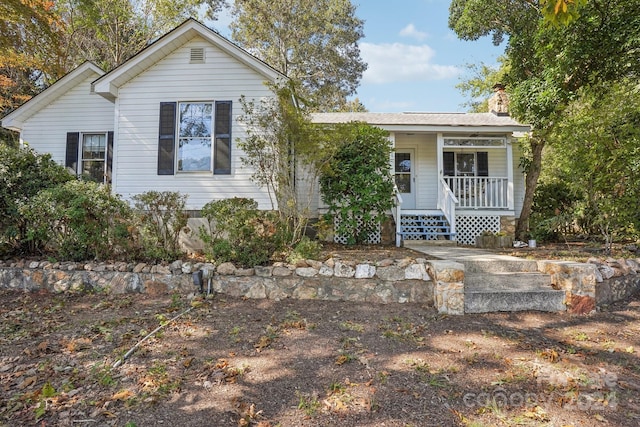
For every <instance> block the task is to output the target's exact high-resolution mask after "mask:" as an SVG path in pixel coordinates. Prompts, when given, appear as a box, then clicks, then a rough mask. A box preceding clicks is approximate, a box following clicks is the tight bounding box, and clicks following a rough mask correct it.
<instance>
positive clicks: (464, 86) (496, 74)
mask: <svg viewBox="0 0 640 427" xmlns="http://www.w3.org/2000/svg"><path fill="white" fill-rule="evenodd" d="M498 61H499V62H500V66H498V67H494V66H489V65H486V64H483V63H481V64H467V65H466V68H467V70H468V71H469V72H470V73H471V77H468V78H467V79H466V80H462V81H461V82H460V83H458V84H457V85H456V88H457V89H458V90H460V92H462V93H463V94H464V95H465V96H466V97H467V98H468V99H469V101H468V102H466V103H465V104H464V106H466V107H468V108H469V111H471V112H475V113H485V112H488V111H489V105H488V104H489V98H490V97H491V96H492V95H493V93H494V89H493V86H494V85H495V84H497V83H504V82H505V81H506V75H507V74H508V69H509V66H508V64H507V63H506V58H505V57H504V56H501V57H499V58H498Z"/></svg>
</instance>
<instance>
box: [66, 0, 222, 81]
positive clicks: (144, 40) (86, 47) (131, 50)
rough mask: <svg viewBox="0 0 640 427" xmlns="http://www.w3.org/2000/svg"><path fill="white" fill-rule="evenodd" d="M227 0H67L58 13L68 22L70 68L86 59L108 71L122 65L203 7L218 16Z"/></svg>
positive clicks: (197, 14) (212, 14)
mask: <svg viewBox="0 0 640 427" xmlns="http://www.w3.org/2000/svg"><path fill="white" fill-rule="evenodd" d="M224 3H225V2H224V0H184V1H180V2H176V1H173V0H65V1H62V2H59V3H58V6H57V7H58V12H59V13H60V15H61V17H62V19H63V20H64V22H65V23H66V28H67V31H66V37H65V40H64V47H65V55H66V58H65V59H66V63H67V64H66V65H67V67H68V68H69V69H71V68H73V67H75V66H77V65H78V64H80V63H81V62H83V61H85V60H90V61H93V62H95V63H97V64H98V65H99V66H101V67H102V68H103V69H105V70H111V69H112V68H114V67H116V66H118V65H120V64H121V63H123V62H124V61H126V60H127V59H129V58H130V57H132V56H133V55H135V54H136V53H137V52H139V51H140V50H142V49H143V48H144V47H145V46H147V44H149V42H151V41H153V40H154V39H155V38H157V37H159V36H161V35H162V34H164V33H166V32H167V31H169V30H171V29H173V28H174V27H176V26H177V25H178V24H180V23H181V22H182V21H184V20H186V19H187V18H189V17H196V18H199V17H201V15H202V13H201V6H202V5H203V4H205V5H206V6H207V8H208V9H207V11H208V12H207V13H208V15H209V16H210V17H215V14H216V12H217V11H219V10H220V8H221V7H222V5H223V4H224Z"/></svg>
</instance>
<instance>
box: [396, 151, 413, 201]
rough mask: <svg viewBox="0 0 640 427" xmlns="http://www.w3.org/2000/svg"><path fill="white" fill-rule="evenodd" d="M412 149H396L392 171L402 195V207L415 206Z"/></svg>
mask: <svg viewBox="0 0 640 427" xmlns="http://www.w3.org/2000/svg"><path fill="white" fill-rule="evenodd" d="M414 153H415V152H414V150H413V149H412V148H403V149H398V150H396V153H395V160H394V173H395V180H396V186H397V187H398V191H400V195H401V196H402V209H415V208H416V188H415V187H416V180H415V177H414V169H415V165H414V158H415V154H414Z"/></svg>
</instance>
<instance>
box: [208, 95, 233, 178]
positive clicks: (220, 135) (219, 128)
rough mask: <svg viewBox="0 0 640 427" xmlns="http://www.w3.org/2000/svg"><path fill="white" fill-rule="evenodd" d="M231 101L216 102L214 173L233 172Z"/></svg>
mask: <svg viewBox="0 0 640 427" xmlns="http://www.w3.org/2000/svg"><path fill="white" fill-rule="evenodd" d="M231 117H232V116H231V101H217V102H216V119H215V130H214V132H215V138H214V144H215V149H214V156H213V173H214V174H216V175H228V174H230V173H231V120H232V118H231Z"/></svg>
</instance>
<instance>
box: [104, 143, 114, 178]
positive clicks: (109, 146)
mask: <svg viewBox="0 0 640 427" xmlns="http://www.w3.org/2000/svg"><path fill="white" fill-rule="evenodd" d="M112 170H113V132H107V169H106V171H105V173H106V175H107V179H106V180H105V182H106V183H107V184H111V181H112V176H111V175H112V173H111V172H112Z"/></svg>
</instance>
